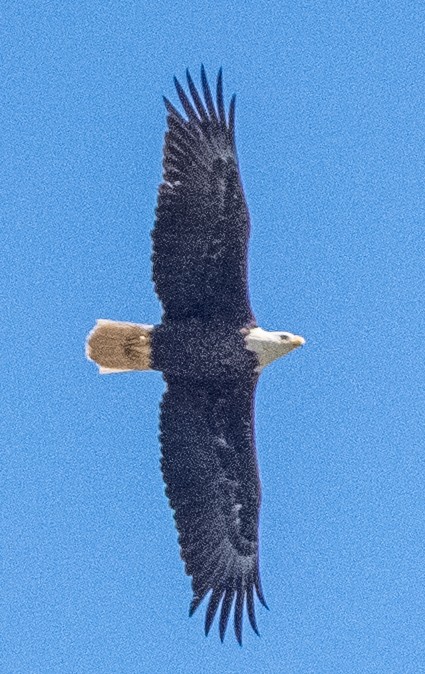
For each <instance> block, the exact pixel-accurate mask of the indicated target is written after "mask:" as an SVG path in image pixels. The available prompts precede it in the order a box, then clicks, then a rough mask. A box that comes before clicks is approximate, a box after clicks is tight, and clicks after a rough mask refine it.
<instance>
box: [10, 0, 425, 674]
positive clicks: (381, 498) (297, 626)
mask: <svg viewBox="0 0 425 674" xmlns="http://www.w3.org/2000/svg"><path fill="white" fill-rule="evenodd" d="M424 14H425V10H424V6H423V3H422V2H404V3H399V2H395V1H394V2H391V1H389V2H376V3H370V2H362V1H360V2H354V1H353V0H348V1H347V2H344V3H340V2H332V0H328V1H324V0H318V1H316V2H291V3H288V2H280V1H279V2H278V1H276V0H274V1H271V2H267V3H258V2H251V0H248V1H246V2H244V3H234V5H233V6H229V3H228V2H224V1H223V0H216V2H215V3H209V2H196V1H195V2H169V1H168V0H159V1H157V2H155V3H153V2H149V3H148V2H144V1H143V0H138V1H137V2H135V1H128V2H127V1H124V2H119V1H118V0H110V1H109V2H97V1H93V2H84V1H82V2H78V3H74V2H63V1H61V2H43V1H42V2H31V1H29V2H23V3H22V2H21V3H17V2H11V3H7V6H4V7H3V9H2V32H3V35H2V53H3V69H2V71H3V78H2V87H1V90H2V99H3V105H2V107H1V110H0V116H1V119H0V122H1V128H2V139H3V140H2V145H3V152H4V154H3V161H2V163H1V166H0V174H1V184H2V187H1V193H2V199H1V205H0V217H1V222H2V246H1V248H2V255H1V259H2V262H1V265H0V296H1V299H2V320H1V321H0V332H1V343H2V358H1V379H2V385H1V389H2V413H1V416H0V433H1V447H2V456H3V459H2V462H3V461H4V466H3V469H2V482H3V484H2V488H1V491H2V498H1V501H2V504H1V508H2V515H1V517H2V531H3V533H2V546H3V551H2V567H1V578H0V580H1V587H2V599H3V604H2V608H1V613H0V619H1V625H0V627H1V629H0V632H1V635H2V639H3V640H4V643H3V647H2V656H1V657H2V658H3V664H2V665H1V671H4V672H5V673H6V674H15V673H17V672H19V674H56V673H58V674H59V673H61V674H74V673H75V674H79V673H82V674H91V673H93V674H94V673H98V672H99V673H102V674H105V673H106V674H113V673H117V674H118V673H119V674H127V673H136V672H137V673H138V672H142V673H145V672H147V673H148V674H149V673H150V672H157V673H161V674H162V673H165V674H167V673H168V672H170V673H171V672H184V673H187V674H192V673H193V674H195V673H199V672H200V671H205V672H209V673H211V674H214V673H215V672H223V671H225V672H228V673H229V674H244V673H245V672H253V671H255V672H259V673H260V674H261V673H263V672H267V673H268V674H270V673H274V672H276V673H282V674H292V673H294V674H307V673H311V674H321V673H322V672H323V673H325V674H329V672H339V673H341V674H348V673H351V672H353V673H354V672H355V673H358V672H362V673H363V672H364V673H365V674H369V673H373V674H375V673H379V674H380V673H385V674H387V673H388V674H389V673H391V674H400V673H401V672H403V674H409V673H412V674H416V673H417V672H421V671H425V648H424V643H425V629H424V625H425V621H424V603H425V591H424V568H425V553H424V539H425V525H424V522H425V501H424V478H425V470H424V468H425V466H424V451H423V450H424V431H425V424H424V414H423V412H424V405H425V396H424V379H425V366H424V358H423V335H424V331H425V318H424V288H425V273H424V268H425V245H424V215H425V208H424V206H425V203H424V178H425V175H424V174H425V161H424V157H425V142H424V140H425V138H424V98H425V79H424V75H423V74H424V67H425V59H424V55H425V54H424V52H425V35H424V25H425V22H424V20H425V16H424ZM201 62H203V63H204V64H205V66H206V69H207V72H208V73H209V75H210V77H211V78H212V77H214V76H215V74H216V72H217V70H218V68H219V67H220V66H223V70H224V82H225V91H226V98H227V100H229V98H230V95H231V94H232V93H233V92H236V93H237V143H238V151H239V158H240V164H241V171H242V176H243V181H244V185H245V190H246V193H247V199H248V203H249V206H250V210H251V217H252V238H251V246H250V260H249V263H250V283H251V294H252V302H253V306H254V309H255V311H256V315H257V319H258V322H259V323H260V324H261V325H262V326H263V327H265V328H271V329H286V330H290V331H293V332H297V333H299V334H302V335H304V336H305V338H306V340H307V344H306V346H305V347H304V348H303V349H301V350H298V351H297V352H295V353H294V354H291V355H290V356H289V357H288V358H287V359H285V360H283V361H281V362H277V363H274V364H273V365H272V366H270V368H268V369H267V370H266V371H265V373H264V374H263V375H262V380H261V382H260V385H259V390H258V395H257V421H256V426H257V444H258V449H259V457H260V465H261V475H262V482H263V506H262V517H261V569H262V579H263V586H264V590H265V594H266V597H267V600H268V603H269V606H270V611H265V610H263V609H261V607H259V608H258V612H257V618H258V622H259V627H260V631H261V635H262V636H261V638H260V639H258V638H257V637H256V636H255V635H254V634H253V633H251V632H250V631H249V629H245V636H244V646H243V648H242V649H241V648H239V646H238V645H237V644H236V642H235V640H234V638H233V635H232V634H231V632H230V631H229V634H228V636H227V639H226V641H225V643H224V645H221V644H220V641H219V639H218V635H217V630H216V629H215V628H213V629H212V633H211V634H210V636H209V637H208V638H207V639H206V638H205V637H204V636H203V617H204V616H203V609H201V610H199V612H198V613H197V614H196V615H195V616H194V617H193V618H191V619H189V618H188V617H187V611H188V605H189V600H190V582H189V579H188V578H187V577H186V576H185V575H184V573H183V566H182V563H181V560H180V558H179V554H178V548H177V540H176V532H175V530H174V527H173V520H172V516H171V512H170V510H169V509H168V506H167V502H166V499H165V496H164V494H163V485H162V480H161V476H160V471H159V445H158V440H157V417H158V403H159V400H160V397H161V394H162V391H163V384H162V381H161V377H160V375H159V374H157V373H146V374H126V375H122V376H110V377H100V376H98V375H97V373H96V370H95V368H94V366H93V365H91V364H89V363H88V362H86V361H85V358H84V340H85V336H86V333H87V332H88V330H89V329H90V328H91V327H92V325H93V324H94V321H95V319H96V318H98V317H108V318H113V319H121V320H133V321H140V322H152V323H153V322H156V321H158V320H159V318H160V309H159V304H158V302H157V300H156V298H155V296H154V293H153V289H152V284H151V280H150V275H151V270H150V237H149V232H150V230H151V227H152V222H153V209H154V206H155V201H156V189H157V185H158V183H159V181H160V178H161V150H162V143H163V132H164V128H165V113H164V108H163V104H162V100H161V96H162V95H163V94H165V95H167V96H168V97H169V98H171V99H172V100H173V101H174V102H175V101H176V95H175V93H174V92H173V86H172V76H173V75H174V74H176V75H177V76H178V77H180V78H183V76H184V70H185V68H186V67H187V66H188V67H189V68H190V69H191V72H192V74H193V76H194V78H195V79H196V80H197V81H199V67H200V64H201Z"/></svg>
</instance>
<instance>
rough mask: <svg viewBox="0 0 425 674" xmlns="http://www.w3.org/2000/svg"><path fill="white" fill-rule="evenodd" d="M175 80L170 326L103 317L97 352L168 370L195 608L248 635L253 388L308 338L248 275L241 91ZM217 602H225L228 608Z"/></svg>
mask: <svg viewBox="0 0 425 674" xmlns="http://www.w3.org/2000/svg"><path fill="white" fill-rule="evenodd" d="M186 78H187V89H186V91H185V90H184V88H183V87H182V85H181V84H180V82H179V81H178V80H177V79H176V78H174V84H175V87H176V91H177V95H178V98H179V99H180V103H181V106H182V109H183V111H184V112H183V114H181V113H180V112H179V111H178V109H177V108H176V107H175V106H174V105H173V104H172V103H171V102H170V101H169V100H168V99H167V98H165V97H164V102H165V107H166V110H167V130H166V133H165V142H164V150H163V180H162V182H161V184H160V186H159V190H158V201H157V207H156V212H155V213H156V217H155V224H154V228H153V231H152V243H153V254H152V263H153V282H154V287H155V291H156V294H157V296H158V298H159V300H160V302H161V304H162V309H163V313H162V319H161V323H160V324H159V325H146V324H134V323H125V322H119V321H111V320H98V321H97V323H96V325H95V327H94V329H93V330H92V331H91V333H90V334H89V336H88V338H87V346H86V354H87V357H88V358H89V359H90V360H92V361H95V362H96V363H97V365H98V366H99V371H100V373H112V372H127V371H129V370H153V371H155V370H156V371H160V372H161V373H162V376H163V378H164V380H165V384H166V389H165V393H164V396H163V399H162V402H161V407H160V445H161V470H162V475H163V478H164V482H165V493H166V495H167V497H168V500H169V504H170V506H171V508H172V510H173V511H174V519H175V525H176V528H177V532H178V542H179V546H180V554H181V557H182V559H183V561H184V563H185V571H186V573H187V575H189V576H191V578H192V590H193V597H192V601H191V604H190V609H189V615H192V614H193V613H194V611H196V609H197V608H198V606H199V605H200V603H201V602H202V601H203V599H205V597H207V595H208V597H209V599H208V605H207V609H206V614H205V634H208V632H209V631H210V628H211V625H212V623H213V620H214V617H215V615H216V613H217V610H218V609H219V635H220V638H221V641H223V639H224V635H225V631H226V627H227V624H228V621H229V616H230V614H231V612H232V606H233V616H234V631H235V635H236V639H237V641H238V642H239V644H242V619H243V614H244V613H246V614H247V616H248V619H249V622H250V624H251V627H252V629H253V630H254V632H256V633H257V634H259V632H258V627H257V621H256V615H255V595H256V597H257V598H258V600H259V601H260V603H261V604H263V606H265V607H267V604H266V600H265V597H264V593H263V590H262V586H261V581H260V571H259V533H258V532H259V512H260V501H261V486H260V478H259V469H258V464H257V454H256V448H255V438H254V395H255V389H256V385H257V381H258V378H259V375H260V373H261V371H262V370H263V368H264V367H265V366H266V365H267V364H269V363H270V362H272V361H273V360H275V359H276V358H279V357H281V356H285V355H286V354H288V353H289V352H290V351H292V350H294V349H296V348H297V347H299V346H301V345H303V344H304V339H303V338H302V337H300V336H298V335H294V334H292V333H290V332H280V331H267V330H264V329H262V328H261V327H259V326H258V325H257V323H256V320H255V317H254V314H253V312H252V309H251V304H250V300H249V292H248V281H247V249H248V237H249V230H250V219H249V213H248V208H247V204H246V201H245V196H244V191H243V187H242V183H241V177H240V172H239V164H238V158H237V153H236V145H235V96H233V97H232V98H231V100H230V105H229V108H228V110H227V112H226V108H225V104H224V96H223V78H222V70H221V69H220V71H219V73H218V77H217V83H216V93H215V97H214V96H213V94H212V92H211V89H210V86H209V83H208V80H207V76H206V73H205V69H204V67H203V66H202V68H201V88H197V87H196V86H195V84H194V82H193V79H192V78H191V76H190V74H189V72H188V71H186ZM219 607H220V608H219Z"/></svg>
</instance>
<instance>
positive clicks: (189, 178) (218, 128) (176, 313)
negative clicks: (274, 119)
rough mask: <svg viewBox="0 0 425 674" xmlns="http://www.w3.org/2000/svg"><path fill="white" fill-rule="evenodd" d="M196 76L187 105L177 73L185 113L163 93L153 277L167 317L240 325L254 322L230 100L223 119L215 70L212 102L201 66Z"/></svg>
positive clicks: (245, 215)
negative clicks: (221, 320)
mask: <svg viewBox="0 0 425 674" xmlns="http://www.w3.org/2000/svg"><path fill="white" fill-rule="evenodd" d="M201 77H202V89H203V98H204V100H202V98H201V96H200V95H199V93H198V91H197V89H196V87H195V85H194V83H193V81H192V79H191V77H190V75H189V73H187V81H188V87H189V91H190V94H191V96H192V99H193V103H192V102H191V101H190V100H189V98H188V97H187V95H186V94H185V92H184V90H183V88H182V87H181V85H180V84H179V82H178V81H177V80H176V79H175V85H176V89H177V93H178V95H179V98H180V101H181V104H182V106H183V108H184V111H185V113H186V117H187V119H184V118H183V117H182V115H181V114H180V113H179V112H178V111H177V110H176V108H175V107H174V106H173V105H172V104H171V103H170V102H169V101H168V100H167V99H165V104H166V107H167V111H168V115H167V122H168V130H167V133H166V134H165V146H164V156H163V169H164V173H163V182H162V183H161V185H160V187H159V195H158V204H157V209H156V221H155V227H154V229H153V232H152V239H153V280H154V284H155V289H156V292H157V294H158V297H159V299H160V301H161V302H162V305H163V309H164V319H165V320H167V319H176V320H181V319H183V318H188V317H200V318H202V317H204V316H205V317H206V318H212V317H219V316H223V318H225V319H226V321H228V322H229V323H230V322H232V323H233V324H235V325H238V326H241V325H253V324H255V320H254V316H253V314H252V310H251V307H250V302H249V296H248V285H247V247H248V237H249V214H248V209H247V206H246V202H245V197H244V193H243V189H242V185H241V179H240V175H239V168H238V161H237V157H236V148H235V137H234V113H235V98H234V97H233V98H232V100H231V102H230V108H229V113H228V118H227V119H226V112H225V109H224V102H223V85H222V75H221V70H220V73H219V75H218V80H217V101H216V105H214V101H213V97H212V94H211V91H210V88H209V85H208V82H207V78H206V75H205V71H204V69H203V68H202V70H201Z"/></svg>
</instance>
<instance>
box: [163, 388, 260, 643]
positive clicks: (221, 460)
mask: <svg viewBox="0 0 425 674" xmlns="http://www.w3.org/2000/svg"><path fill="white" fill-rule="evenodd" d="M255 383H256V381H255V380H253V381H251V382H250V383H249V384H244V385H243V386H241V383H240V382H239V383H233V384H229V385H226V386H225V385H217V386H216V387H210V386H209V384H208V385H207V384H206V383H202V382H201V383H199V384H196V383H194V382H193V381H190V382H189V381H184V380H182V379H179V380H177V381H176V380H170V379H168V380H167V390H166V392H165V394H164V398H163V401H162V404H161V421H160V429H161V435H160V439H161V447H162V460H161V468H162V473H163V476H164V480H165V483H166V494H167V496H168V498H169V501H170V505H171V507H172V508H173V510H174V513H175V514H174V518H175V522H176V527H177V531H178V533H179V543H180V549H181V556H182V558H183V560H184V562H185V568H186V572H187V574H188V575H190V576H192V588H193V599H192V603H191V608H190V614H192V613H193V612H194V611H195V610H196V608H197V607H198V606H199V604H200V603H201V601H202V600H203V599H204V597H205V596H206V595H207V594H208V593H209V592H211V594H210V598H209V603H208V607H207V611H206V617H205V632H206V633H208V631H209V629H210V627H211V624H212V622H213V620H214V616H215V614H216V611H217V609H218V606H219V604H220V602H221V610H220V621H219V631H220V637H221V639H222V640H223V638H224V633H225V630H226V626H227V622H228V619H229V614H230V611H231V607H232V603H233V601H234V600H235V607H234V627H235V633H236V637H237V639H238V641H239V643H241V639H242V614H243V609H244V605H245V604H246V609H247V613H248V618H249V621H250V623H251V626H252V628H253V629H254V631H255V632H257V634H258V631H257V625H256V620H255V609H254V590H255V591H256V593H257V596H258V598H259V599H260V601H261V603H262V604H264V605H266V604H265V600H264V596H263V593H262V589H261V584H260V576H259V568H258V517H259V507H260V481H259V476H258V468H257V460H256V452H255V446H254V437H253V411H252V410H253V402H254V389H255Z"/></svg>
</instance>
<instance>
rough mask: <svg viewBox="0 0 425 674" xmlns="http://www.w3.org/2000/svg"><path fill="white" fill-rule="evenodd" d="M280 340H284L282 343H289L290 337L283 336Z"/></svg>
mask: <svg viewBox="0 0 425 674" xmlns="http://www.w3.org/2000/svg"><path fill="white" fill-rule="evenodd" d="M280 339H281V340H282V342H287V341H288V339H289V337H288V335H281V336H280Z"/></svg>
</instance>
